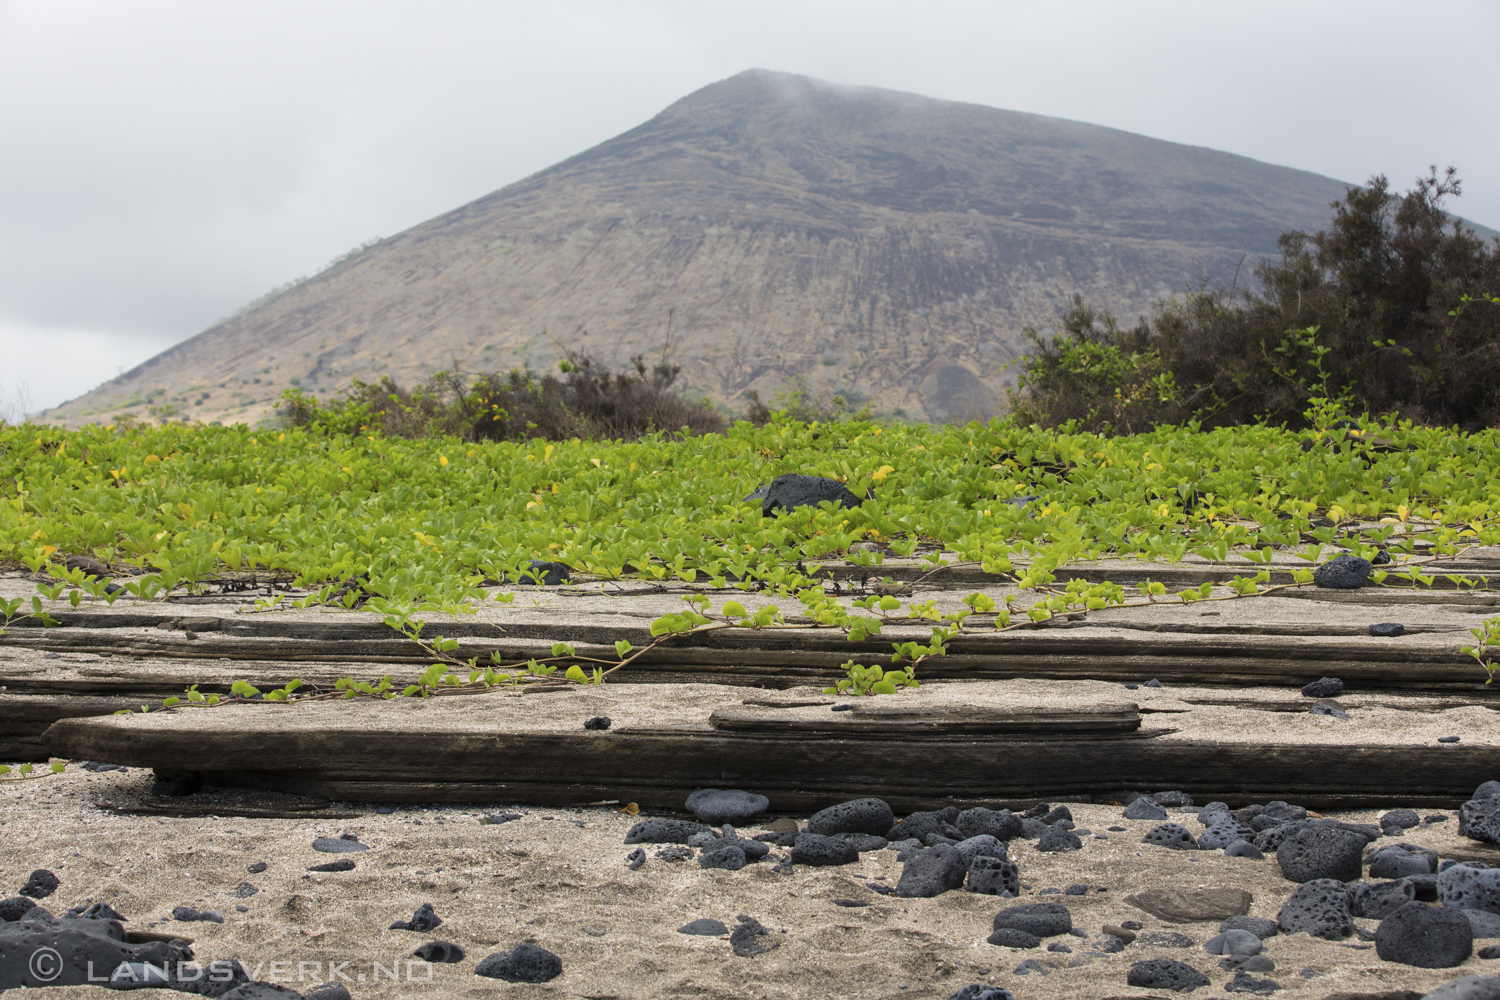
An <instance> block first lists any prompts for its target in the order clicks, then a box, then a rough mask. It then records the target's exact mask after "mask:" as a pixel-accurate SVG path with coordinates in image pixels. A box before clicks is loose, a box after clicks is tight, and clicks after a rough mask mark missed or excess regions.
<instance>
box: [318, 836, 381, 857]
mask: <svg viewBox="0 0 1500 1000" xmlns="http://www.w3.org/2000/svg"><path fill="white" fill-rule="evenodd" d="M312 849H313V850H315V851H322V852H323V853H324V854H354V853H357V852H359V851H368V850H369V849H370V848H369V846H368V845H366V844H361V843H360V842H359V841H358V840H355V839H354V838H353V837H352V836H348V835H345V836H343V837H319V838H317V839H316V840H314V841H313V842H312Z"/></svg>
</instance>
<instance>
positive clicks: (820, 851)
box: [792, 833, 859, 867]
mask: <svg viewBox="0 0 1500 1000" xmlns="http://www.w3.org/2000/svg"><path fill="white" fill-rule="evenodd" d="M858 860H859V851H857V850H855V849H854V845H853V844H851V843H849V842H848V841H846V840H839V839H838V838H837V837H825V836H823V835H822V834H817V833H799V834H797V840H796V842H795V843H794V844H793V845H792V864H794V865H813V866H816V867H827V866H830V865H851V864H853V863H854V862H856V861H858Z"/></svg>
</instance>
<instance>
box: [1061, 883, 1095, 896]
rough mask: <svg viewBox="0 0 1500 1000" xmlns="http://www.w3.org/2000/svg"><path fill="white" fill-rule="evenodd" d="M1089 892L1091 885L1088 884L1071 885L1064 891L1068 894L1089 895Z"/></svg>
mask: <svg viewBox="0 0 1500 1000" xmlns="http://www.w3.org/2000/svg"><path fill="white" fill-rule="evenodd" d="M1088 892H1089V887H1088V886H1086V885H1070V886H1068V887H1067V888H1066V889H1064V890H1063V893H1064V894H1065V895H1068V896H1087V895H1088Z"/></svg>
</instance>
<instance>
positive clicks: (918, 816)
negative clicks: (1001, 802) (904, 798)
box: [885, 806, 1024, 844]
mask: <svg viewBox="0 0 1500 1000" xmlns="http://www.w3.org/2000/svg"><path fill="white" fill-rule="evenodd" d="M957 819H958V809H957V808H956V807H954V806H949V807H948V808H947V809H938V810H936V811H931V812H914V813H912V814H911V815H910V816H908V817H906V818H905V819H904V820H902V821H901V822H900V823H896V824H893V825H892V826H891V827H890V829H889V830H887V831H886V832H885V839H886V840H907V839H913V838H914V839H916V840H920V841H922V843H924V844H926V843H928V842H929V838H931V837H933V836H935V835H936V836H941V837H947V838H948V839H950V840H952V841H953V842H954V843H957V842H958V841H960V840H963V839H964V835H963V831H962V830H960V829H959V828H958V827H956V826H954V825H953V824H954V821H956V820H957ZM1022 825H1023V828H1024V823H1023V824H1022Z"/></svg>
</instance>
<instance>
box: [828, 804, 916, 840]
mask: <svg viewBox="0 0 1500 1000" xmlns="http://www.w3.org/2000/svg"><path fill="white" fill-rule="evenodd" d="M895 823H896V814H895V813H893V812H892V811H891V807H890V806H889V805H887V804H886V803H885V801H884V800H882V799H854V800H853V801H850V802H840V803H839V804H838V805H836V806H829V807H828V808H827V809H820V810H819V811H817V812H815V813H813V814H812V816H811V817H810V818H809V819H808V821H807V832H808V833H817V834H822V835H824V836H828V835H830V834H835V833H873V834H875V835H876V836H880V837H885V838H886V839H887V840H891V839H896V838H892V837H890V836H889V835H888V834H887V833H886V831H887V830H889V829H890V828H891V827H892V826H894V825H895Z"/></svg>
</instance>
